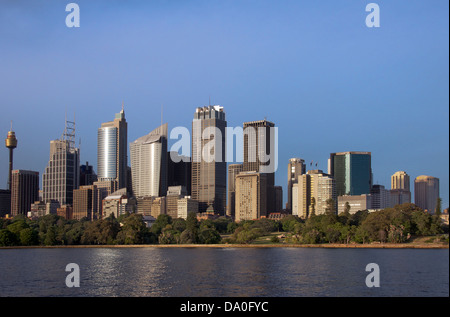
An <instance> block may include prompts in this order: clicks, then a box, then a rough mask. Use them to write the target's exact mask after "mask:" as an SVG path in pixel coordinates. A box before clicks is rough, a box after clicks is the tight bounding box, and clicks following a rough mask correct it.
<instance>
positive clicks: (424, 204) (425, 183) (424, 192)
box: [414, 175, 439, 213]
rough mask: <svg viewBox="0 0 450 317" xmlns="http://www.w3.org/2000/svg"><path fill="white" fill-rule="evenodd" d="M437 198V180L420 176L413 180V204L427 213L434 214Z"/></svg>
mask: <svg viewBox="0 0 450 317" xmlns="http://www.w3.org/2000/svg"><path fill="white" fill-rule="evenodd" d="M438 198H439V178H436V177H433V176H426V175H421V176H418V177H416V179H415V180H414V201H415V204H416V205H417V206H418V207H420V208H422V209H423V210H426V211H428V212H429V213H434V212H436V206H437V200H438Z"/></svg>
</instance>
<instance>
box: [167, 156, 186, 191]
mask: <svg viewBox="0 0 450 317" xmlns="http://www.w3.org/2000/svg"><path fill="white" fill-rule="evenodd" d="M167 162H168V168H167V187H169V186H184V187H185V188H186V192H187V193H186V195H188V196H190V195H191V185H192V184H191V183H192V177H191V173H192V163H191V158H190V157H187V156H183V155H179V154H178V152H174V151H172V152H169V153H168V159H167Z"/></svg>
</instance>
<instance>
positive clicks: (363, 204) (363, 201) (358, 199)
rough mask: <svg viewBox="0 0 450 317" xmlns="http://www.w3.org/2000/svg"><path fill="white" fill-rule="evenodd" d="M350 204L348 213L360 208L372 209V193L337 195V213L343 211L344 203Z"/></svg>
mask: <svg viewBox="0 0 450 317" xmlns="http://www.w3.org/2000/svg"><path fill="white" fill-rule="evenodd" d="M347 202H348V203H349V205H350V211H349V212H350V213H351V214H354V213H356V212H358V211H360V210H369V209H372V195H370V194H363V195H343V196H338V213H339V214H340V213H342V212H344V211H345V205H346V203H347Z"/></svg>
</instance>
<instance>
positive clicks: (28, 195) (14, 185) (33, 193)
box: [11, 170, 39, 216]
mask: <svg viewBox="0 0 450 317" xmlns="http://www.w3.org/2000/svg"><path fill="white" fill-rule="evenodd" d="M37 200H39V172H35V171H26V170H13V171H12V173H11V215H12V216H17V215H25V216H26V215H27V213H28V212H29V211H30V210H31V204H33V203H34V202H35V201H37Z"/></svg>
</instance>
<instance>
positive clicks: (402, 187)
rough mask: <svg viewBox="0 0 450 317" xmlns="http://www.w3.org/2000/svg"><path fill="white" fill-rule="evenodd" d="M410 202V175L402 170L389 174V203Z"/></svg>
mask: <svg viewBox="0 0 450 317" xmlns="http://www.w3.org/2000/svg"><path fill="white" fill-rule="evenodd" d="M410 202H411V189H410V177H409V175H408V174H406V172H404V171H398V172H395V173H394V174H393V175H392V176H391V190H390V205H391V206H395V205H401V204H405V203H410Z"/></svg>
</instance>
